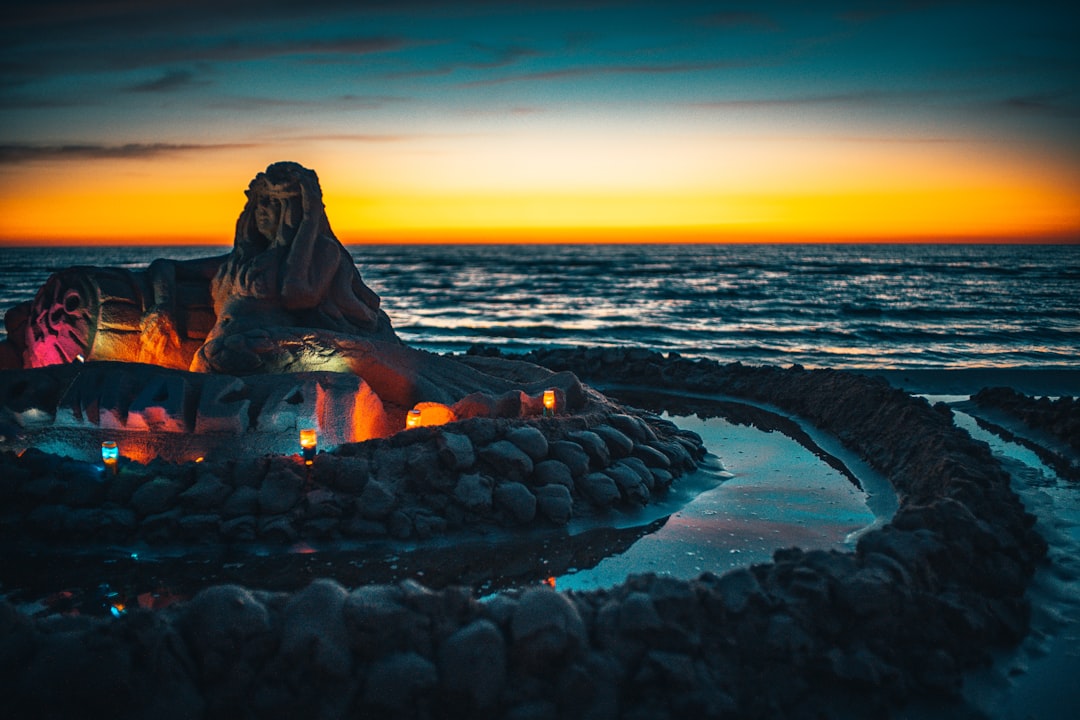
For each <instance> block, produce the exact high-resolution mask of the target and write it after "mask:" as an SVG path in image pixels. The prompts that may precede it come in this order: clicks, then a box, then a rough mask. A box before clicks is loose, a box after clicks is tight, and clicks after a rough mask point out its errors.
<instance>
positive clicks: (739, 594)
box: [716, 568, 763, 613]
mask: <svg viewBox="0 0 1080 720" xmlns="http://www.w3.org/2000/svg"><path fill="white" fill-rule="evenodd" d="M716 590H717V592H718V593H720V596H721V598H723V602H724V606H725V607H726V608H727V609H728V610H730V611H731V612H733V613H741V612H743V611H744V610H746V608H747V605H748V604H749V603H750V601H751V600H752V599H754V598H762V597H763V591H762V589H761V584H760V583H759V582H758V580H757V578H756V577H755V576H754V574H753V573H752V572H750V571H749V570H747V569H745V568H740V569H738V570H732V571H731V572H729V573H726V574H724V575H723V576H722V577H721V578H720V580H719V582H718V583H717V585H716Z"/></svg>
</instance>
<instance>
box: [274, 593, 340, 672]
mask: <svg viewBox="0 0 1080 720" xmlns="http://www.w3.org/2000/svg"><path fill="white" fill-rule="evenodd" d="M348 597H349V593H348V592H347V591H346V590H345V588H343V587H341V585H339V584H338V583H336V582H334V581H333V580H329V579H319V580H315V581H314V582H312V583H311V584H310V585H308V586H307V587H306V588H304V589H303V590H301V591H300V592H298V593H296V594H295V595H293V597H292V599H290V600H289V603H288V604H287V605H286V606H285V612H284V616H283V618H282V631H281V651H280V652H281V654H282V655H284V656H285V658H286V659H287V660H288V661H289V662H290V664H306V663H310V664H311V665H312V666H313V667H314V668H315V669H317V670H318V674H320V675H325V676H331V677H336V678H345V677H349V676H350V675H351V674H352V670H353V660H352V651H351V650H350V648H349V634H348V631H347V629H346V627H345V617H344V614H343V611H344V606H345V600H346V598H348Z"/></svg>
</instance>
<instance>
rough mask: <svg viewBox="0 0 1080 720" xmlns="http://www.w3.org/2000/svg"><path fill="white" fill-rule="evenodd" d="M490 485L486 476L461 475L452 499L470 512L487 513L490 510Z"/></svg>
mask: <svg viewBox="0 0 1080 720" xmlns="http://www.w3.org/2000/svg"><path fill="white" fill-rule="evenodd" d="M492 485H493V482H492V480H491V478H489V477H488V476H486V475H480V474H479V473H471V474H469V475H462V476H461V477H460V478H458V482H457V486H456V487H455V488H454V499H455V500H457V501H458V502H459V503H461V505H462V506H463V507H464V508H465V509H466V510H469V511H470V512H477V513H483V512H487V511H488V510H490V509H491V502H492Z"/></svg>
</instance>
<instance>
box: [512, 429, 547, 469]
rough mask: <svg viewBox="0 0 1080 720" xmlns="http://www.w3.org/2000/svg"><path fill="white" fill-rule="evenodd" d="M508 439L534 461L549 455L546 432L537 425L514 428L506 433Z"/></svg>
mask: <svg viewBox="0 0 1080 720" xmlns="http://www.w3.org/2000/svg"><path fill="white" fill-rule="evenodd" d="M506 439H507V440H509V441H510V442H511V443H513V444H514V445H516V446H517V447H518V448H519V449H520V450H522V451H523V452H524V453H525V454H526V455H528V456H529V458H530V459H531V460H532V461H533V462H538V461H540V460H543V459H544V458H545V457H547V454H548V440H547V438H546V437H545V436H544V433H542V432H540V430H538V429H537V428H535V427H532V426H525V427H519V428H514V429H513V430H511V431H510V432H508V433H506Z"/></svg>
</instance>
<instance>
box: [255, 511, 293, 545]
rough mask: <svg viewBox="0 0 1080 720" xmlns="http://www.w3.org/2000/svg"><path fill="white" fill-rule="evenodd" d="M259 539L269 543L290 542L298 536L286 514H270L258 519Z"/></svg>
mask: <svg viewBox="0 0 1080 720" xmlns="http://www.w3.org/2000/svg"><path fill="white" fill-rule="evenodd" d="M258 531H259V539H260V540H264V541H266V542H269V543H279V544H284V543H291V542H293V541H294V540H296V538H298V537H299V536H300V533H298V532H297V531H296V526H295V525H293V523H292V520H291V519H289V517H288V516H287V515H270V516H269V517H263V518H262V519H260V520H259V527H258Z"/></svg>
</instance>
